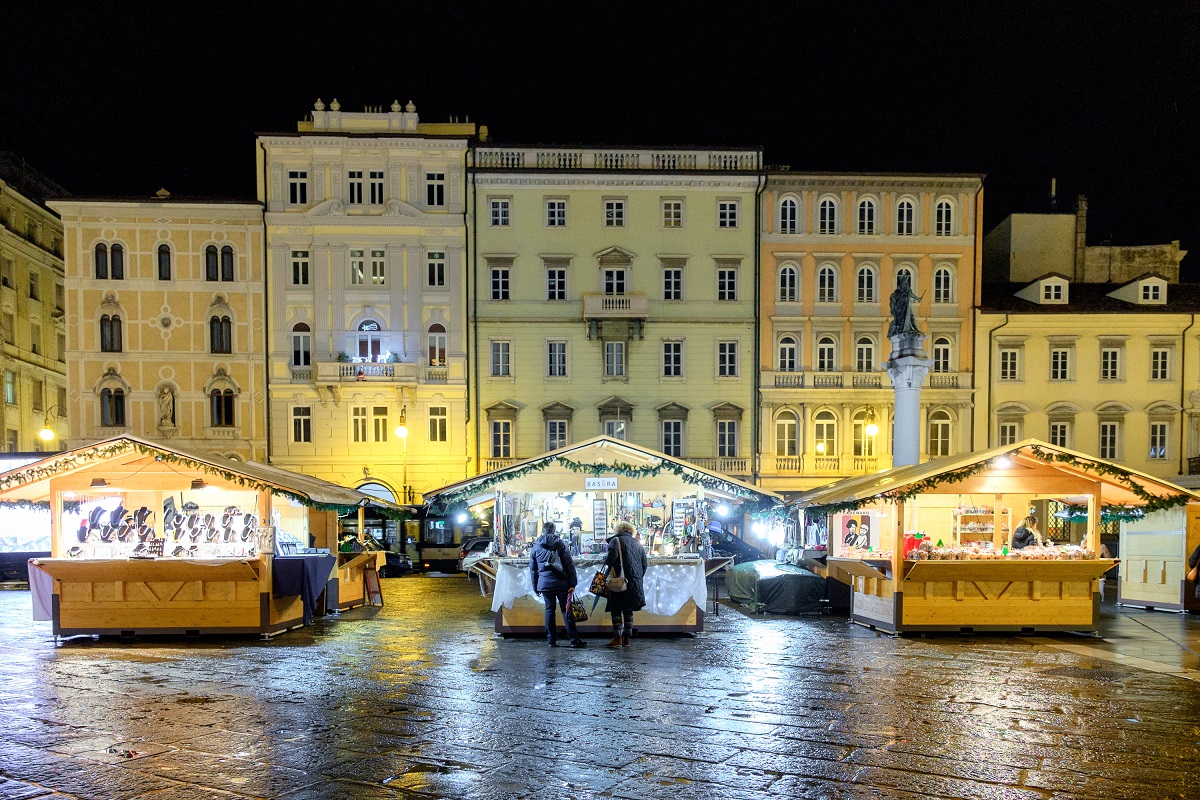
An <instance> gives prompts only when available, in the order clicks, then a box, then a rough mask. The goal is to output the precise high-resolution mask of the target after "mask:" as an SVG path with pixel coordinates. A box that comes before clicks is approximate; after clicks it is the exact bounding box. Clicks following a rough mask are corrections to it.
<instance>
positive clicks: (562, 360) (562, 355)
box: [546, 342, 567, 378]
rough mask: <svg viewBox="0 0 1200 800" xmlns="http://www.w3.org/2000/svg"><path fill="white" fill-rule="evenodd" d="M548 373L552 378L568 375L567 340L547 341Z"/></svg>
mask: <svg viewBox="0 0 1200 800" xmlns="http://www.w3.org/2000/svg"><path fill="white" fill-rule="evenodd" d="M546 375H547V376H549V377H551V378H565V377H567V343H566V342H546Z"/></svg>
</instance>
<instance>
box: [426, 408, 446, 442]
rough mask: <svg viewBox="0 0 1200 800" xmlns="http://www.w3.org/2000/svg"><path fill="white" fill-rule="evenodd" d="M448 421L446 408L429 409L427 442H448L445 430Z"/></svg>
mask: <svg viewBox="0 0 1200 800" xmlns="http://www.w3.org/2000/svg"><path fill="white" fill-rule="evenodd" d="M449 419H450V417H449V415H448V414H447V412H446V406H430V407H429V441H431V442H445V441H448V434H447V428H448V424H449Z"/></svg>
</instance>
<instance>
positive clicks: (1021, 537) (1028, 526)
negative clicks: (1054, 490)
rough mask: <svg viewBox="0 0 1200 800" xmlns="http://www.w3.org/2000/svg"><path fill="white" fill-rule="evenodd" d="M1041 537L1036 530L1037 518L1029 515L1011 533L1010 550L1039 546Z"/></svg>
mask: <svg viewBox="0 0 1200 800" xmlns="http://www.w3.org/2000/svg"><path fill="white" fill-rule="evenodd" d="M1041 543H1042V537H1041V534H1039V533H1038V529H1037V517H1035V516H1033V515H1032V514H1030V515H1029V516H1028V517H1026V518H1025V519H1023V520H1022V521H1021V524H1020V525H1018V526H1017V529H1016V530H1015V531H1013V536H1012V544H1011V545H1010V547H1009V549H1010V550H1024V549H1025V548H1026V547H1032V546H1033V545H1035V544H1039V545H1040V544H1041Z"/></svg>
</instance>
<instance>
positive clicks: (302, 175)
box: [288, 170, 308, 206]
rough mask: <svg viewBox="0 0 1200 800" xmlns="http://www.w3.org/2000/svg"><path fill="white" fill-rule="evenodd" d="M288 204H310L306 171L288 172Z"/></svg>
mask: <svg viewBox="0 0 1200 800" xmlns="http://www.w3.org/2000/svg"><path fill="white" fill-rule="evenodd" d="M288 204H289V205H293V206H303V205H307V204H308V172H307V171H306V170H289V171H288Z"/></svg>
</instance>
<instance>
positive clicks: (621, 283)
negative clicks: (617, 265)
mask: <svg viewBox="0 0 1200 800" xmlns="http://www.w3.org/2000/svg"><path fill="white" fill-rule="evenodd" d="M604 293H605V294H608V295H621V294H625V270H623V269H612V268H610V269H605V270H604Z"/></svg>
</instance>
